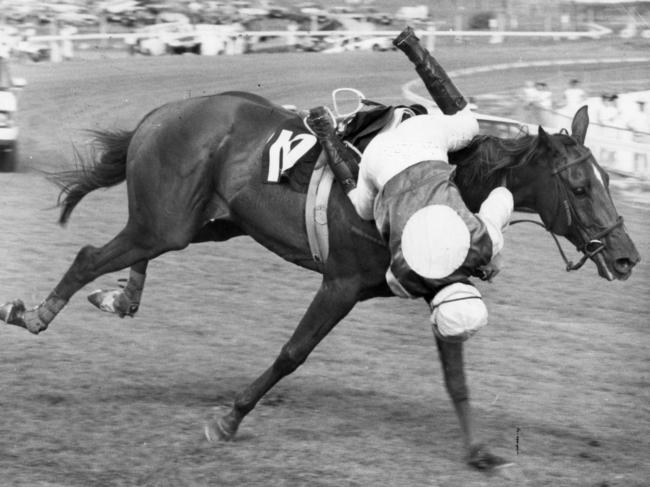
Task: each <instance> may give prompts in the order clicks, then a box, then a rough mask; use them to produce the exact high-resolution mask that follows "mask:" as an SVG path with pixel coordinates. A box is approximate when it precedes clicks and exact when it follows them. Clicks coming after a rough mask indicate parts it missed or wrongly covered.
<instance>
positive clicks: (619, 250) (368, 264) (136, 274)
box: [0, 92, 640, 470]
mask: <svg viewBox="0 0 650 487" xmlns="http://www.w3.org/2000/svg"><path fill="white" fill-rule="evenodd" d="M301 123H302V120H301V119H300V117H299V115H298V114H297V113H296V112H295V111H292V110H289V109H285V108H283V107H282V106H279V105H277V104H275V103H273V102H271V101H270V100H268V99H266V98H264V97H262V96H259V95H257V94H253V93H247V92H224V93H220V94H215V95H209V96H203V97H196V98H189V99H185V100H182V101H176V102H171V103H168V104H165V105H163V106H161V107H159V108H156V109H154V110H153V111H151V112H150V113H149V114H147V115H146V116H145V117H144V118H143V119H142V120H141V121H140V122H139V124H138V125H137V126H136V128H135V129H134V130H132V131H128V130H116V131H96V132H95V134H94V135H95V140H96V142H97V143H98V144H99V148H100V150H98V151H95V153H93V154H91V156H92V157H90V158H88V157H87V158H86V160H85V161H84V159H83V157H82V158H81V160H80V163H81V164H80V165H79V167H77V168H76V169H73V170H69V171H64V172H61V173H57V174H54V175H53V179H54V180H55V181H56V182H57V183H58V184H60V185H61V187H62V192H61V194H60V197H59V204H60V206H61V213H60V220H59V221H60V223H61V224H65V223H66V222H67V221H68V219H69V218H70V215H71V212H72V211H73V209H74V208H75V206H76V205H77V204H78V203H79V202H80V201H81V199H82V198H83V197H84V196H85V195H86V194H88V193H89V192H91V191H93V190H96V189H98V188H105V187H110V186H114V185H117V184H119V183H122V182H124V181H126V185H127V195H128V219H127V222H126V224H125V226H124V228H123V229H122V230H121V231H120V232H119V233H118V234H117V235H116V236H115V237H114V238H113V239H112V240H110V241H109V242H108V243H106V244H105V245H104V246H102V247H98V248H97V247H93V246H89V245H87V246H84V247H82V248H81V249H80V251H79V252H78V254H77V255H76V257H75V259H74V261H73V262H72V264H71V265H70V267H69V268H68V270H67V271H66V272H65V274H64V275H63V277H62V278H61V280H60V281H59V282H58V284H57V285H56V286H55V287H54V289H53V290H52V292H51V293H50V294H49V296H48V297H47V298H46V299H45V300H44V301H43V302H42V303H41V304H40V305H38V306H36V307H34V308H31V309H27V308H26V307H25V305H24V303H23V302H22V301H21V300H15V301H12V302H8V303H6V304H5V305H3V306H2V307H0V319H2V320H4V321H5V322H6V323H8V324H12V325H16V326H20V327H23V328H26V329H27V330H29V331H30V332H32V333H40V332H43V331H45V330H46V329H47V328H48V326H49V324H50V323H51V322H52V320H53V319H54V318H55V317H56V315H57V313H58V312H59V311H60V310H61V309H62V308H63V306H65V304H66V303H67V302H68V300H69V299H70V298H71V297H72V296H73V295H74V294H75V293H76V292H77V291H78V290H80V289H81V288H82V287H83V286H84V285H86V284H88V283H90V282H91V281H93V280H95V279H96V278H98V277H99V276H101V275H103V274H106V273H110V272H115V271H119V270H122V269H126V268H127V267H130V268H131V274H130V277H129V280H128V282H127V284H126V287H124V288H123V289H120V290H115V292H114V293H113V294H111V296H112V306H113V308H112V310H113V312H115V313H116V314H118V315H119V316H125V315H130V316H133V315H134V314H135V312H136V311H137V309H138V306H139V294H138V293H139V292H141V290H142V286H143V285H144V275H145V273H146V268H147V264H148V262H149V261H151V260H152V259H154V258H156V257H157V256H159V255H161V254H163V253H165V252H169V251H173V250H180V249H183V248H185V247H187V246H188V245H189V244H191V243H195V242H205V241H216V242H220V241H225V240H228V239H230V238H233V237H236V236H242V235H247V236H250V237H252V238H253V239H254V240H256V241H257V242H258V243H260V244H261V245H263V246H264V247H266V248H267V249H269V250H270V251H272V252H274V253H276V254H277V255H279V256H281V257H282V258H284V259H285V260H287V261H288V262H291V263H294V264H297V265H299V266H302V267H304V268H307V269H310V270H312V271H316V272H320V273H321V274H322V282H321V284H320V287H319V289H318V290H317V292H316V294H315V296H314V298H313V300H312V302H311V304H310V305H309V307H308V308H307V310H306V312H305V314H304V316H303V317H302V319H301V320H300V322H299V323H298V325H297V327H296V329H295V331H294V332H293V334H292V335H291V337H290V338H289V340H288V341H287V342H286V343H285V344H284V346H283V347H282V348H281V350H280V352H279V354H278V355H277V357H276V358H275V360H274V361H273V362H272V364H271V365H270V366H269V367H268V369H266V370H265V371H264V372H263V373H262V374H261V375H260V376H259V377H258V378H257V379H256V380H254V381H253V382H252V383H251V384H250V385H249V386H248V387H246V388H245V389H244V390H242V391H241V392H240V393H239V394H238V395H237V396H236V397H235V399H234V402H233V405H232V408H231V409H230V410H229V412H228V413H227V414H226V415H224V416H222V417H216V416H214V417H212V418H210V419H209V420H208V421H207V422H206V424H205V425H204V430H205V435H206V437H207V439H208V440H209V441H217V440H230V439H232V438H234V436H235V435H236V433H237V430H238V427H239V425H240V424H241V422H242V420H243V419H244V418H245V417H246V416H247V415H248V414H249V413H250V412H251V411H252V410H253V409H254V408H255V406H256V404H257V403H258V401H260V399H261V398H262V397H263V396H264V395H265V394H266V393H267V392H268V391H269V390H270V389H271V388H272V387H273V386H274V385H275V384H276V383H277V382H278V381H280V380H281V379H282V378H284V377H286V376H287V375H289V374H291V373H292V372H294V371H295V370H296V369H297V368H298V367H299V366H300V365H301V364H302V363H303V362H304V361H305V360H306V359H307V357H308V356H309V354H310V353H311V352H312V350H313V349H314V348H315V347H316V346H317V345H318V344H319V343H320V341H321V340H323V339H324V338H325V337H326V336H327V335H328V333H329V332H330V331H331V330H332V329H333V328H334V326H336V325H337V324H338V323H339V322H340V321H341V320H342V319H343V318H344V317H345V316H346V315H347V314H348V313H349V312H350V311H351V310H352V308H353V307H354V306H355V305H356V304H357V303H358V302H360V301H364V300H368V299H371V298H378V297H390V296H393V293H392V292H391V291H390V288H389V287H388V285H387V283H386V280H385V272H386V269H387V268H388V265H389V261H390V255H389V251H388V249H387V247H386V244H385V243H384V241H383V240H382V239H381V237H380V235H379V233H378V231H377V229H376V228H375V225H374V223H373V222H368V221H365V220H362V219H361V218H360V217H359V216H358V215H357V214H356V212H355V210H354V208H353V206H352V205H351V203H350V201H349V200H348V198H347V197H346V196H345V194H344V192H343V190H342V188H341V186H340V185H338V184H335V185H334V186H333V187H332V191H331V194H330V196H329V204H328V209H327V220H328V222H329V241H330V243H331V245H330V246H331V250H330V254H329V257H328V258H327V260H326V261H325V262H317V261H315V260H314V258H313V255H312V253H311V251H310V248H309V244H308V237H307V233H306V223H305V217H304V214H305V204H306V196H305V194H304V193H302V192H299V191H295V190H294V189H292V188H291V187H290V186H289V185H287V184H267V183H266V182H265V181H264V177H263V176H264V174H263V173H264V171H265V169H263V168H262V166H263V164H262V162H261V161H262V160H263V159H264V157H265V151H268V141H269V140H273V137H274V135H276V134H277V133H278V131H279V128H280V127H286V126H287V125H286V124H294V126H295V124H298V125H300V124H301ZM588 124H589V117H588V113H587V107H583V108H581V109H580V110H578V111H577V112H576V114H575V117H574V119H573V122H572V125H571V133H570V134H569V133H568V132H567V131H562V132H560V133H557V134H550V133H547V132H546V131H545V130H544V129H543V128H542V127H539V129H538V133H537V135H531V134H528V133H522V134H521V135H520V136H519V137H516V138H500V137H496V136H487V135H480V136H477V137H476V138H475V139H474V140H473V141H472V142H471V144H470V145H469V146H468V147H466V148H465V149H463V150H461V151H458V152H455V153H452V154H451V155H450V162H451V163H453V164H455V165H456V170H455V173H454V182H455V184H456V185H457V186H458V188H459V190H460V191H461V194H462V196H463V198H464V200H465V202H466V204H467V206H468V208H469V209H470V210H471V211H473V212H477V211H478V209H479V207H480V204H481V202H482V201H483V200H484V199H485V198H486V197H487V195H488V194H489V192H490V191H491V190H492V189H493V188H495V187H496V186H498V185H505V186H506V187H507V188H508V189H509V190H510V191H511V192H512V193H513V196H514V202H515V208H516V209H521V210H527V211H534V212H536V213H538V214H539V215H540V217H541V220H542V222H543V224H544V225H545V226H546V228H547V229H548V230H549V231H551V232H553V233H554V234H557V235H561V236H564V237H566V238H567V239H568V240H569V241H570V242H572V243H573V244H574V245H575V246H576V248H577V249H578V250H580V251H581V252H582V253H583V254H584V257H583V259H584V260H587V259H591V260H592V261H593V262H595V264H596V266H597V268H598V273H599V275H600V276H601V277H603V278H605V279H608V280H614V279H627V278H628V277H629V276H630V274H631V272H632V268H633V267H634V265H635V264H636V263H637V262H638V261H639V259H640V257H639V254H638V252H637V250H636V248H635V246H634V244H633V242H632V240H631V239H630V237H629V236H628V234H627V233H626V230H625V226H624V224H623V220H622V218H621V217H620V216H619V215H618V213H617V210H616V208H615V205H614V203H613V201H612V199H611V195H610V193H609V189H608V176H607V173H606V172H605V171H604V170H603V169H602V168H601V167H600V166H599V164H598V163H597V161H596V160H595V159H594V156H593V154H592V153H591V152H590V151H589V149H588V148H587V147H585V146H584V140H585V134H586V131H587V127H588ZM266 155H267V156H268V154H266ZM435 339H436V344H437V348H438V351H439V357H440V361H441V365H442V370H443V373H444V380H445V385H446V390H447V392H448V394H449V396H450V398H451V401H452V403H453V406H454V409H455V412H456V415H457V417H458V421H459V424H460V429H461V433H462V439H463V446H464V453H465V460H466V462H467V463H468V464H469V465H471V466H472V467H474V468H477V469H481V470H484V469H490V468H493V467H496V466H498V465H501V464H503V463H504V462H505V460H504V459H502V458H499V457H497V456H496V455H493V454H491V453H490V452H489V450H488V448H487V447H486V446H485V445H484V444H483V443H481V442H480V441H478V440H477V439H476V438H475V435H474V432H473V429H472V413H471V410H470V402H469V399H468V388H467V384H466V378H465V372H464V364H463V343H459V342H448V341H443V340H441V339H440V338H438V337H436V338H435Z"/></svg>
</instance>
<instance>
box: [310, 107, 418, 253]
mask: <svg viewBox="0 0 650 487" xmlns="http://www.w3.org/2000/svg"><path fill="white" fill-rule="evenodd" d="M414 114H415V112H414V111H413V110H412V109H410V108H407V107H387V106H381V107H378V108H374V109H373V110H368V111H363V112H359V113H357V114H356V115H355V116H354V117H353V118H352V119H351V120H349V121H348V122H347V123H346V124H345V126H344V129H343V130H342V132H341V136H342V138H343V140H344V141H345V142H346V143H347V144H348V145H349V146H351V147H352V148H353V149H355V151H356V153H358V154H359V159H360V158H361V152H362V151H363V150H365V148H366V146H367V145H368V143H369V142H370V140H372V138H373V137H374V136H376V135H377V134H378V133H380V132H382V131H385V130H389V129H391V128H393V127H395V126H396V125H398V124H399V123H400V122H402V121H403V120H405V119H406V118H409V117H411V116H413V115H414ZM333 181H334V173H333V172H332V169H331V167H330V165H329V164H328V162H327V154H326V153H325V151H322V150H321V151H320V154H319V156H318V159H317V162H316V164H315V165H314V169H313V170H312V172H311V177H310V180H309V185H308V187H307V201H306V205H305V223H306V228H307V239H308V241H309V248H310V251H311V255H312V258H313V259H314V262H316V263H317V264H318V265H319V266H323V265H324V264H325V262H326V261H327V257H328V255H329V231H328V222H327V206H328V202H329V195H330V191H331V189H332V183H333Z"/></svg>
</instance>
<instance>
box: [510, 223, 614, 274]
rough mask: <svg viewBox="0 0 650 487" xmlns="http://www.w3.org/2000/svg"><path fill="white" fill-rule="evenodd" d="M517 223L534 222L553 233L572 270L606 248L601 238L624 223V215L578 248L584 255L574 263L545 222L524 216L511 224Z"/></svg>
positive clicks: (551, 233) (554, 239)
mask: <svg viewBox="0 0 650 487" xmlns="http://www.w3.org/2000/svg"><path fill="white" fill-rule="evenodd" d="M517 223H534V224H535V225H538V226H540V227H542V228H543V229H544V230H546V231H547V232H548V233H549V234H550V235H551V237H553V241H554V242H555V245H556V246H557V249H558V251H559V252H560V256H561V257H562V260H564V263H565V264H566V266H565V270H566V271H567V272H571V271H577V270H578V269H580V268H581V267H582V266H583V265H584V264H585V262H587V260H588V259H590V258H592V257H594V256H595V255H596V254H598V253H600V252H602V251H603V250H604V249H605V244H603V243H602V242H601V240H600V239H601V238H603V237H604V236H605V235H607V234H608V233H609V232H611V231H612V230H614V229H615V228H616V227H618V226H620V225H622V224H623V217H621V216H619V217H618V218H617V220H616V223H614V224H613V225H612V226H610V227H608V228H606V229H605V230H603V231H601V232H598V233H597V234H596V235H594V236H593V237H592V238H591V239H590V240H589V241H588V242H587V243H585V244H584V245H583V246H582V247H581V248H578V250H580V251H581V252H582V253H583V255H582V257H581V258H580V260H579V261H578V262H576V263H575V264H574V263H573V261H570V260H569V259H568V258H567V256H566V254H565V252H564V250H563V249H562V245H561V244H560V240H559V239H558V238H557V236H556V235H555V234H554V233H553V232H551V231H550V230H549V229H548V228H547V227H546V225H544V224H543V223H540V222H538V221H536V220H530V219H527V218H522V219H519V220H512V221H511V222H510V225H516V224H517Z"/></svg>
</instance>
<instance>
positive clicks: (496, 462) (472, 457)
mask: <svg viewBox="0 0 650 487" xmlns="http://www.w3.org/2000/svg"><path fill="white" fill-rule="evenodd" d="M467 464H468V465H469V466H470V467H473V468H475V469H476V470H480V471H483V472H485V471H489V470H494V469H497V468H504V467H509V466H511V465H514V463H513V462H511V461H509V460H506V459H505V458H501V457H500V456H497V455H493V454H492V453H490V452H489V451H488V450H487V448H486V447H485V445H474V446H473V447H471V448H470V452H469V456H468V458H467Z"/></svg>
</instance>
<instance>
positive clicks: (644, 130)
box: [627, 100, 650, 142]
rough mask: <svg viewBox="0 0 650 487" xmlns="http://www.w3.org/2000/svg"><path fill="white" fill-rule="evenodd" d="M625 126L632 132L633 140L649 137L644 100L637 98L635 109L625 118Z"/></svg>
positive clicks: (648, 120) (649, 129) (649, 126)
mask: <svg viewBox="0 0 650 487" xmlns="http://www.w3.org/2000/svg"><path fill="white" fill-rule="evenodd" d="M627 128H629V129H630V130H632V131H633V132H634V140H636V141H639V142H640V141H641V140H648V138H649V137H650V116H649V115H648V113H647V111H646V102H645V101H644V100H637V102H636V110H635V111H634V112H633V113H632V114H631V115H630V118H629V119H628V120H627Z"/></svg>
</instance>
